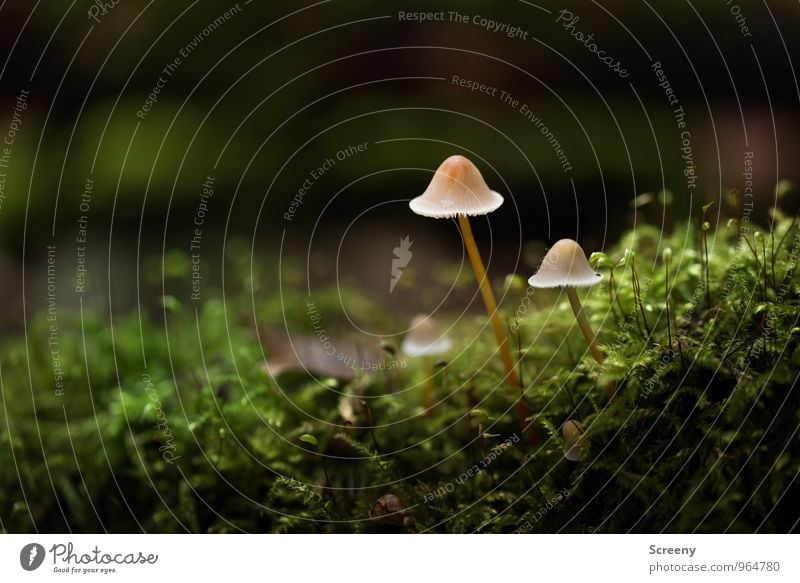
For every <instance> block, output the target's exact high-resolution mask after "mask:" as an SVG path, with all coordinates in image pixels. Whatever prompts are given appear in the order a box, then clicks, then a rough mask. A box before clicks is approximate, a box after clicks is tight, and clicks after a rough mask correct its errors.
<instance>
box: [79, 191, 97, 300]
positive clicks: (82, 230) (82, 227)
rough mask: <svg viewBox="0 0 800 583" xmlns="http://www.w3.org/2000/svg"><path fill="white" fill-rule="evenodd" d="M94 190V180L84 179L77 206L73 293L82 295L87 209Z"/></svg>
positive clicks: (85, 271) (84, 280) (83, 290)
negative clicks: (78, 213) (78, 212)
mask: <svg viewBox="0 0 800 583" xmlns="http://www.w3.org/2000/svg"><path fill="white" fill-rule="evenodd" d="M93 190H94V180H93V179H92V177H91V176H89V177H87V178H86V183H85V184H84V187H83V192H82V193H81V201H80V203H79V204H78V210H79V211H80V213H81V214H80V215H79V216H78V232H77V233H76V234H75V255H76V259H77V263H76V267H75V293H76V294H82V293H84V292H85V291H86V274H87V266H86V240H87V238H88V233H89V209H90V208H91V203H92V191H93Z"/></svg>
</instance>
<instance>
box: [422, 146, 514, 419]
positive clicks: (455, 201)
mask: <svg viewBox="0 0 800 583" xmlns="http://www.w3.org/2000/svg"><path fill="white" fill-rule="evenodd" d="M501 204H503V197H502V196H501V195H500V194H498V193H496V192H494V191H493V190H490V189H489V186H488V185H487V184H486V181H485V180H484V179H483V176H481V173H480V171H479V170H478V169H477V168H476V167H475V164H473V163H472V162H470V161H469V160H468V159H467V158H465V157H464V156H450V157H449V158H447V160H445V161H444V162H442V164H441V166H439V168H438V169H437V170H436V173H435V174H434V176H433V179H432V180H431V183H430V185H428V188H427V189H426V190H425V192H423V193H422V195H420V196H418V197H416V198H415V199H413V200H412V201H411V202H410V203H409V207H411V210H412V211H413V212H414V213H416V214H418V215H421V216H423V217H431V218H434V219H449V218H453V217H457V218H458V225H459V227H460V229H461V235H462V237H463V239H464V245H465V246H466V248H467V254H468V255H469V260H470V263H471V264H472V270H473V271H474V272H475V278H476V279H477V280H478V285H479V286H480V289H481V295H482V296H483V302H484V304H485V306H486V312H487V313H488V314H489V318H490V319H491V322H492V328H493V329H494V336H495V339H496V340H497V345H498V347H499V348H500V356H501V358H502V359H503V365H504V366H505V369H506V379H507V380H508V382H509V384H511V385H512V386H513V387H514V388H522V384H521V383H520V380H519V377H518V376H517V373H516V371H515V370H514V364H513V361H512V360H511V352H510V351H509V349H508V337H507V336H506V330H505V327H504V326H503V322H502V321H501V320H500V315H499V313H498V311H497V301H496V300H495V298H494V293H493V292H492V288H491V285H490V283H489V279H488V277H487V276H486V269H485V268H484V265H483V260H482V259H481V255H480V251H478V246H477V245H476V243H475V237H474V236H473V234H472V228H471V227H470V224H469V219H468V217H474V216H479V215H487V214H489V213H490V212H492V211H495V210H497V209H498V208H499V207H500V205H501ZM523 406H524V405H523ZM518 411H519V409H518ZM523 421H524V417H523Z"/></svg>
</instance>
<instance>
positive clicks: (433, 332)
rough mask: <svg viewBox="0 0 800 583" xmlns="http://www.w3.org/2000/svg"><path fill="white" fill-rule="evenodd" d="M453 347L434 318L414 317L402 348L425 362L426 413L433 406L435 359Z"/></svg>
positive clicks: (426, 316)
mask: <svg viewBox="0 0 800 583" xmlns="http://www.w3.org/2000/svg"><path fill="white" fill-rule="evenodd" d="M452 347H453V341H452V340H450V338H448V337H447V336H444V335H442V334H440V333H439V327H438V326H437V325H436V322H435V321H434V320H433V317H431V316H428V315H426V314H419V315H417V316H414V318H413V319H412V320H411V326H410V330H409V332H408V334H406V337H405V339H404V340H403V344H402V345H401V346H400V348H401V349H402V350H403V352H404V353H406V354H407V355H408V356H410V357H412V358H423V359H424V361H425V375H426V378H425V389H424V393H423V398H422V404H423V406H424V407H425V410H426V411H429V410H430V408H431V407H432V406H433V389H434V386H433V368H434V365H433V357H434V356H436V355H439V354H444V353H445V352H447V351H448V350H450V349H451V348H452Z"/></svg>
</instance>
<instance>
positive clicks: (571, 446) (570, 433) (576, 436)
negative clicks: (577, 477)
mask: <svg viewBox="0 0 800 583" xmlns="http://www.w3.org/2000/svg"><path fill="white" fill-rule="evenodd" d="M561 436H562V437H563V438H564V457H565V458H567V459H568V460H569V461H571V462H577V461H580V460H581V458H582V457H583V453H584V451H585V450H586V444H585V443H584V442H583V426H582V425H581V424H580V422H578V421H575V420H574V419H570V420H569V421H565V422H564V425H562V426H561Z"/></svg>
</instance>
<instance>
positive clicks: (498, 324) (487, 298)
mask: <svg viewBox="0 0 800 583" xmlns="http://www.w3.org/2000/svg"><path fill="white" fill-rule="evenodd" d="M458 224H459V226H460V227H461V234H462V236H463V237H464V245H465V246H466V248H467V254H468V255H469V261H470V263H471V264H472V270H473V271H474V272H475V278H476V279H477V280H478V285H479V286H480V288H481V295H483V303H484V304H485V305H486V313H487V314H488V315H489V318H490V319H491V321H492V328H494V337H495V339H496V340H497V346H498V347H499V348H500V356H501V358H502V359H503V366H505V369H506V378H507V379H508V383H509V384H510V385H511V386H513V387H514V388H515V389H519V388H521V387H522V385H521V383H520V382H519V377H518V376H517V372H516V371H515V370H514V362H513V361H512V360H511V351H510V350H509V349H508V337H507V336H506V329H505V326H503V322H502V320H500V314H499V312H498V311H497V301H495V299H494V293H493V292H492V286H491V284H490V283H489V278H488V277H487V276H486V269H485V268H484V267H483V260H481V254H480V251H478V246H477V245H476V244H475V237H474V236H473V234H472V227H470V225H469V219H468V218H467V216H466V215H458Z"/></svg>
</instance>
